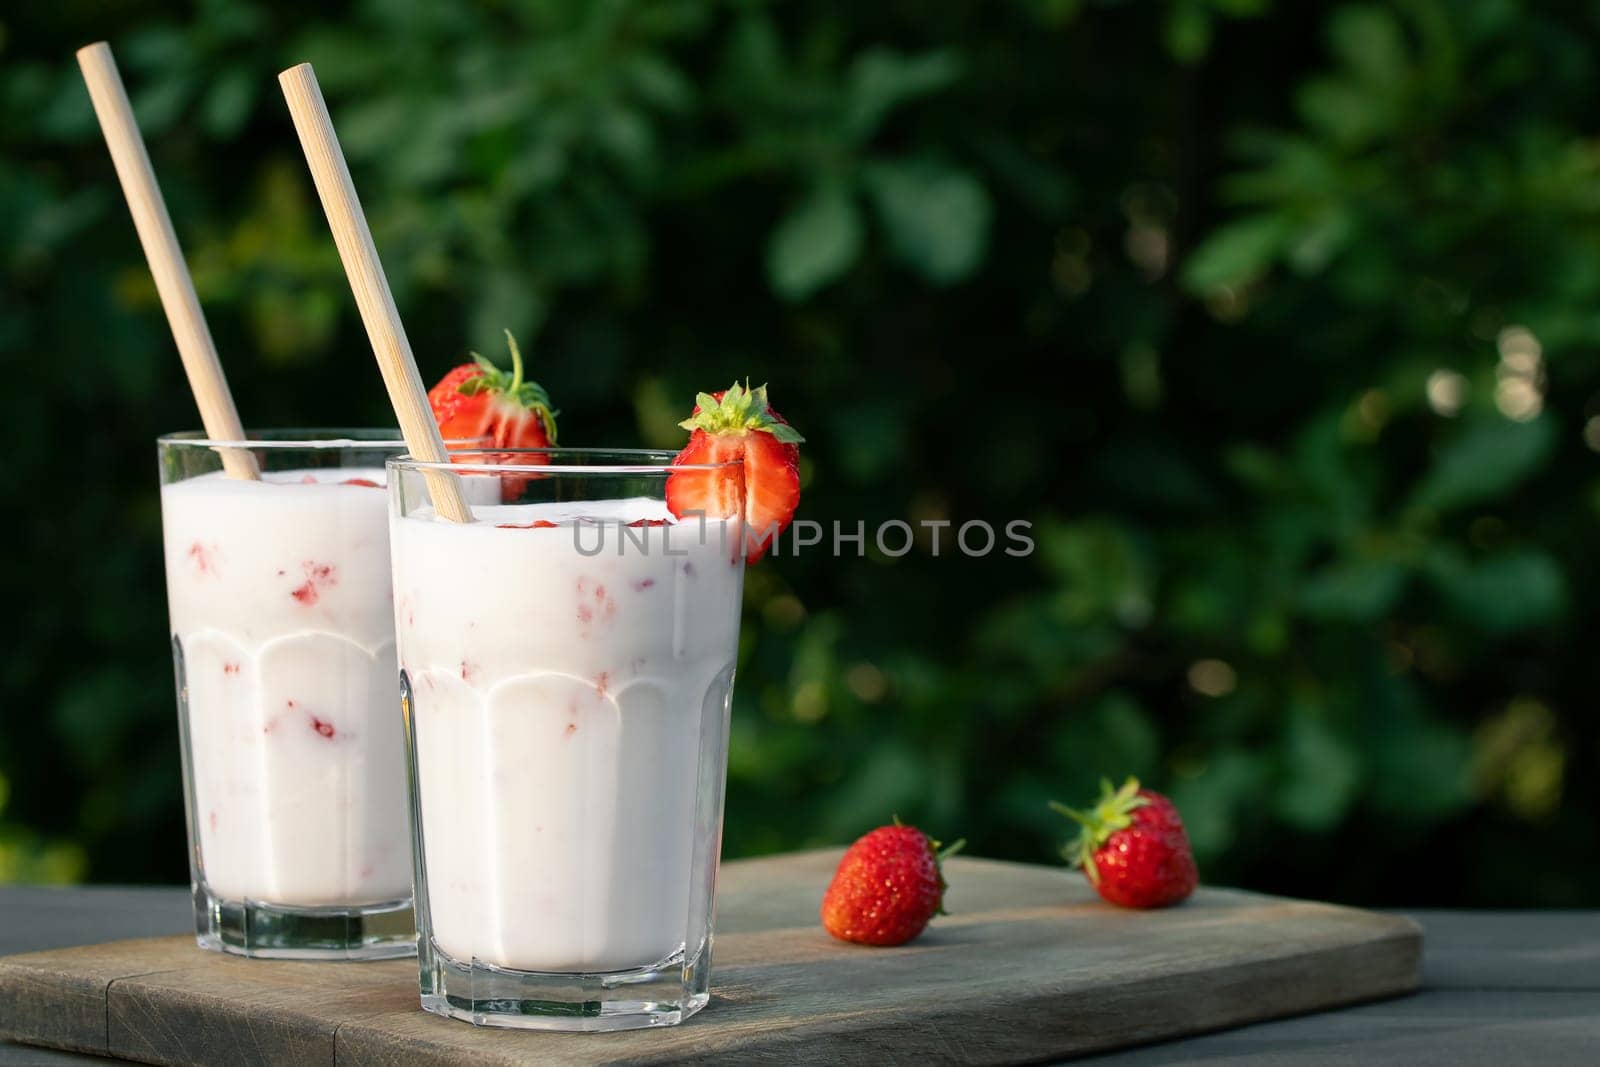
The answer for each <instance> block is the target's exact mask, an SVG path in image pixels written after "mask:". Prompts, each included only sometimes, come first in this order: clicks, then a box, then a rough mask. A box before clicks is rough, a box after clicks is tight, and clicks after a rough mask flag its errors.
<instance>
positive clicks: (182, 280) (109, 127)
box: [78, 41, 260, 479]
mask: <svg viewBox="0 0 1600 1067" xmlns="http://www.w3.org/2000/svg"><path fill="white" fill-rule="evenodd" d="M78 66H80V67H81V68H82V69H83V80H84V82H85V83H86V84H87V85H88V86H89V98H90V99H91V100H92V101H94V113H95V116H96V117H97V118H99V120H100V130H101V132H103V133H104V134H105V138H106V147H107V148H109V149H111V162H112V164H113V165H114V166H115V167H116V169H117V180H118V181H120V182H121V183H122V193H123V196H125V197H126V198H127V201H128V211H129V212H130V213H132V215H133V228H134V229H135V230H137V231H138V232H139V243H140V244H141V245H143V246H144V256H145V259H146V261H148V262H149V264H150V273H151V275H153V276H154V278H155V281H156V292H157V293H159V294H160V296H161V307H162V309H163V310H164V311H165V312H166V313H167V325H168V326H170V327H171V328H172V339H173V341H175V342H176V343H177V346H178V355H179V357H181V358H182V360H183V369H184V372H185V373H186V374H187V375H188V377H189V388H190V390H191V391H193V393H194V401H195V404H196V405H197V406H198V407H199V408H200V422H201V424H202V425H203V426H204V427H205V430H206V436H207V437H209V438H211V439H212V440H215V441H242V440H244V427H243V426H242V425H240V423H239V411H238V409H237V408H235V407H234V406H233V394H232V393H230V392H228V379H227V378H225V377H224V376H223V374H222V363H221V361H219V360H218V359H217V347H216V345H215V344H214V343H213V342H212V340H211V330H210V329H209V328H208V327H207V326H206V318H205V314H204V312H202V311H201V310H200V299H199V297H197V296H195V292H194V280H193V279H192V278H190V277H189V268H188V267H187V266H186V265H185V264H184V261H183V249H182V248H180V247H179V246H178V236H177V234H176V233H174V232H173V229H172V218H171V216H169V215H168V214H167V205H166V202H165V201H163V200H162V199H161V187H160V186H158V185H157V184H156V175H155V171H154V170H152V169H151V167H150V155H149V153H148V152H146V151H145V147H144V138H142V137H140V136H139V127H138V125H137V124H136V123H135V122H134V120H133V108H132V107H130V106H129V105H128V93H127V90H126V89H124V88H123V86H122V78H121V76H120V75H118V73H117V64H116V60H114V59H112V57H111V47H110V46H109V45H107V44H106V43H105V42H104V41H99V42H96V43H95V44H91V45H87V46H85V47H83V48H80V49H78ZM217 451H218V452H219V453H220V454H221V456H222V469H223V470H224V471H225V472H226V473H227V474H228V476H229V477H230V478H252V479H253V478H259V477H260V471H259V470H258V469H257V467H256V460H255V456H254V455H252V454H251V453H249V452H247V451H245V450H243V449H239V448H222V449H218V450H217Z"/></svg>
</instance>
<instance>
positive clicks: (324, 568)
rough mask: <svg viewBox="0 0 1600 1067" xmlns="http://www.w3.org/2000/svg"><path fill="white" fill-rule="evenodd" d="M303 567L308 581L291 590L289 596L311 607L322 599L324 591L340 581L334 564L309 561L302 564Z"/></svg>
mask: <svg viewBox="0 0 1600 1067" xmlns="http://www.w3.org/2000/svg"><path fill="white" fill-rule="evenodd" d="M302 567H303V568H304V570H305V575H306V580H305V581H304V582H303V583H302V584H300V585H298V586H296V587H295V588H294V589H292V590H290V591H289V595H290V596H292V597H294V598H295V599H296V600H298V601H300V603H302V604H304V605H306V606H307V607H310V606H311V605H312V604H315V603H316V602H317V601H318V600H320V599H322V590H323V589H326V588H327V587H328V586H330V585H335V584H337V583H338V579H337V578H336V577H334V571H333V565H332V564H329V563H317V562H315V561H313V560H309V559H308V560H306V561H305V563H304V564H302Z"/></svg>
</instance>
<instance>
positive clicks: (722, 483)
mask: <svg viewBox="0 0 1600 1067" xmlns="http://www.w3.org/2000/svg"><path fill="white" fill-rule="evenodd" d="M678 425H679V426H682V427H683V428H684V429H685V430H688V431H689V443H688V444H687V445H685V446H684V447H683V451H681V452H679V453H678V455H677V458H676V459H674V460H673V461H672V462H673V464H674V465H675V466H682V465H696V464H720V463H730V462H734V461H739V462H742V464H743V469H744V479H743V483H744V484H743V494H742V497H741V493H740V484H739V479H738V478H732V477H729V476H728V475H727V474H726V473H724V472H722V471H674V472H673V473H672V474H671V475H669V476H668V478H667V489H666V497H667V507H668V508H670V509H671V511H672V513H673V514H674V515H676V516H677V517H678V518H680V519H683V518H692V517H695V516H696V514H697V513H698V514H703V515H704V516H705V517H706V518H708V519H725V518H731V517H732V516H735V515H740V516H742V517H743V519H744V524H745V550H744V558H745V559H746V561H748V562H750V563H754V562H755V561H756V560H758V559H760V558H761V557H762V556H763V555H765V554H766V551H767V548H768V546H769V545H770V544H771V543H772V539H773V538H774V537H776V536H777V535H778V534H780V533H782V532H783V531H784V530H785V529H786V528H788V525H789V521H790V520H791V519H793V518H794V509H795V507H796V506H798V505H799V503H800V466H799V459H800V449H799V445H800V443H801V442H802V441H804V440H805V438H804V437H801V436H800V434H799V432H798V431H796V430H795V428H794V427H793V426H790V425H789V422H788V420H787V419H785V418H784V417H783V416H782V415H780V414H778V413H777V412H776V411H773V410H772V408H771V406H770V405H769V404H768V403H767V387H766V386H764V385H763V386H759V387H758V388H755V389H749V388H746V387H744V386H741V385H739V383H737V382H735V383H734V384H733V385H731V386H729V387H728V388H727V389H725V390H723V391H722V392H720V393H701V394H699V395H698V396H697V397H696V398H695V408H694V411H693V412H692V413H691V414H690V416H689V417H688V418H687V419H685V420H683V421H682V422H680V423H679V424H678Z"/></svg>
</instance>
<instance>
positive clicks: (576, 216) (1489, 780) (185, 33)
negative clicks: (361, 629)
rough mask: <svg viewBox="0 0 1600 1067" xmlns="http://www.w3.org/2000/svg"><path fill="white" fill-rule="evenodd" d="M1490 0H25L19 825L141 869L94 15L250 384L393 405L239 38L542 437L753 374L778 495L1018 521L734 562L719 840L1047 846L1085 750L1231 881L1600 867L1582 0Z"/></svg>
mask: <svg viewBox="0 0 1600 1067" xmlns="http://www.w3.org/2000/svg"><path fill="white" fill-rule="evenodd" d="M1576 6H1577V5H1559V6H1558V5H1545V4H1536V3H1515V2H1509V0H1476V2H1472V3H1466V2H1461V3H1451V2H1444V0H1411V2H1406V3H1397V4H1393V5H1366V4H1343V3H1341V4H1327V3H1309V2H1287V0H1280V2H1276V3H1274V2H1271V0H1166V2H1143V3H1134V2H1122V3H1119V2H1112V0H1100V2H1089V0H1084V2H1075V0H991V2H985V3H977V2H971V3H957V2H950V0H914V2H912V0H885V2H878V3H846V2H833V3H827V2H815V0H813V2H800V3H787V4H776V3H760V2H725V3H710V2H689V0H682V2H657V3H628V2H621V0H563V2H557V0H544V2H537V3H535V2H511V0H502V2H499V3H481V4H468V3H462V4H451V3H437V2H431V0H373V2H368V3H360V4H355V5H343V4H323V3H315V4H313V3H294V2H280V3H266V2H261V3H245V2H235V0H208V2H203V3H198V4H180V5H174V4H147V3H134V2H121V3H102V2H87V0H59V2H55V3H48V4H26V5H21V4H18V5H10V10H8V11H7V13H6V14H4V15H3V16H0V138H3V142H0V143H3V156H0V271H3V273H4V281H3V284H0V358H3V360H4V367H3V371H4V380H5V383H6V387H7V389H8V394H7V403H6V404H5V406H4V409H3V417H0V434H3V437H0V446H3V448H4V462H3V463H0V472H3V473H0V479H3V483H0V484H3V489H4V494H3V495H4V499H5V501H6V504H5V506H6V509H7V520H6V522H5V529H6V541H5V543H4V546H3V547H4V550H5V552H4V555H5V559H6V562H5V564H4V571H3V573H4V575H5V597H6V602H7V603H8V605H9V606H10V609H11V610H10V613H9V614H10V618H11V620H12V625H11V626H8V627H6V629H7V630H9V631H10V634H9V636H8V637H7V638H6V639H5V641H4V644H3V650H0V677H3V679H4V689H3V694H4V706H3V709H0V881H3V880H24V881H33V880H56V879H62V880H77V879H82V880H94V881H150V880H163V881H176V880H181V879H182V878H183V877H184V873H185V867H184V863H185V861H184V849H183V826H182V811H181V804H180V793H179V783H178V776H179V768H178V758H177V740H176V729H175V722H174V712H173V695H172V682H171V670H170V664H169V658H168V652H167V640H166V630H165V611H166V607H165V602H164V591H163V582H162V574H161V558H160V555H159V537H160V529H159V514H158V508H157V498H156V478H155V456H154V446H153V438H154V437H155V436H156V434H157V433H159V432H162V431H167V430H173V429H178V428H184V427H190V426H193V425H194V424H195V423H196V422H197V418H196V416H195V413H194V411H193V408H192V401H191V400H190V399H189V397H188V396H187V395H186V392H185V387H184V383H183V378H182V375H181V372H180V368H179V364H178V361H177V359H176V356H175V353H174V351H173V348H172V344H171V341H170V338H169V337H168V335H167V333H166V327H165V323H164V320H163V318H162V316H161V313H160V308H159V305H158V304H157V302H156V300H155V295H154V289H153V286H152V283H151V281H150V278H149V274H148V271H147V270H146V268H145V266H144V262H143V259H142V256H141V253H140V250H139V248H138V245H137V242H136V239H135V236H134V232H133V227H132V225H131V222H130V221H129V218H128V215H127V211H126V209H125V207H124V204H123V202H122V199H121V195H120V192H119V190H118V188H117V185H116V181H115V177H114V174H113V172H112V168H111V165H110V161H109V158H108V156H107V154H106V152H105V148H104V145H103V143H102V141H101V138H100V134H99V131H98V128H97V127H96V125H95V122H94V119H93V115H92V113H91V111H90V108H89V104H88V99H87V94H86V93H85V90H84V88H83V85H82V81H81V78H80V76H79V73H78V70H77V66H76V64H75V62H74V61H73V55H72V53H73V50H74V49H75V48H77V47H78V46H79V45H82V44H85V43H87V42H89V41H92V40H95V39H99V38H105V39H108V40H109V41H110V42H111V44H112V46H113V48H114V49H115V51H116V55H117V58H118V60H119V62H120V64H121V66H122V71H123V76H124V78H125V80H126V81H127V83H128V86H129V89H130V92H131V93H132V95H133V97H134V101H135V104H136V109H137V112H138V115H139V119H140V122H141V125H142V128H143V130H144V133H145V136H146V138H147V141H148V143H149V146H150V150H151V154H152V156H153V158H154V162H155V166H156V171H157V173H158V175H159V176H160V179H161V181H162V185H163V189H164V191H165V193H166V198H167V201H168V204H169V206H170V208H171V211H172V214H173V217H174V220H175V222H176V225H177V229H178V232H179V235H180V238H181V239H182V241H183V243H184V246H185V251H186V253H187V255H188V258H189V260H190V264H191V268H192V270H193V272H194V276H195V280H196V283H197V285H198V287H199V290H200V294H201V298H202V300H203V302H204V303H205V305H206V309H207V313H208V315H209V317H210V321H211V326H212V330H213V332H214V334H215V335H216V338H217V343H218V347H219V349H220V351H221V353H222V357H223V362H224V364H225V366H226V367H227V369H228V372H229V376H230V379H231V381H232V384H233V388H234V392H235V394H236V396H237V398H238V402H239V407H240V409H241V413H242V415H243V417H244V420H245V422H246V424H247V425H256V426H293V425H318V424H323V425H326V424H343V425H348V424H374V423H377V424H382V423H387V422H389V421H390V419H389V417H388V415H387V414H386V405H385V401H384V396H383V393H382V389H381V385H380V382H379V378H378V376H377V374H376V373H375V369H374V367H373V361H372V358H371V355H370V353H369V351H368V350H367V347H366V344H365V339H364V335H363V333H362V331H361V328H360V324H359V321H358V319H357V317H356V315H355V314H354V309H353V306H352V303H351V300H350V298H349V294H348V290H347V288H346V285H345V282H344V279H343V275H342V273H341V271H340V268H339V264H338V260H337V257H336V255H335V252H334V248H333V245H332V242H331V240H330V239H329V236H328V233H327V230H326V226H325V224H324V221H323V219H322V216H321V212H320V210H319V208H318V205H317V203H316V200H315V198H314V195H313V193H312V190H311V186H310V182H309V179H308V175H307V173H306V170H305V167H304V164H303V162H302V160H301V157H300V154H299V150H298V146H297V142H296V140H295V137H294V134H293V131H292V129H291V127H290V124H289V122H288V118H287V114H286V111H285V108H284V105H283V101H282V97H281V95H280V93H279V91H278V88H277V85H276V81H275V75H276V73H277V71H278V70H280V69H282V68H284V67H287V66H289V65H291V64H292V63H295V62H298V61H300V60H311V61H313V62H314V63H315V65H316V69H317V73H318V76H319V77H320V79H321V82H322V86H323V88H324V91H325V92H326V94H327V96H328V98H329V104H330V107H331V110H332V113H333V117H334V121H335V124H336V126H337V127H338V130H339V133H340V136H341V138H342V140H343V143H344V147H345V150H346V153H347V154H348V156H349V159H350V163H351V168H352V170H353V172H354V176H355V179H356V184H357V186H358V188H359V189H360V191H361V194H362V197H363V200H364V202H365V204H366V207H367V213H368V215H369V218H370V219H371V222H372V226H373V230H374V232H375V236H376V240H377V244H378V246H379V249H380V250H381V252H382V254H383V258H384V262H385V265H386V267H387V269H388V273H389V278H390V281H391V283H392V284H393V286H394V288H395V290H396V296H397V299H398V301H399V304H400V307H401V310H402V312H403V314H404V316H405V318H406V322H407V325H408V328H409V331H410V334H411V339H412V342H413V345H414V347H415V349H416V351H417V354H418V358H419V361H420V362H421V364H422V366H423V371H424V374H425V376H426V377H428V378H430V379H432V378H435V377H437V376H438V375H440V374H442V373H443V371H444V370H445V369H446V368H447V367H448V366H450V365H451V364H453V363H456V362H459V361H460V360H461V358H462V357H463V355H464V354H465V352H466V351H467V350H468V349H471V348H476V349H478V350H481V351H484V352H487V353H491V354H500V353H502V352H503V347H502V343H501V341H500V330H501V328H502V327H510V328H512V329H513V330H514V331H516V332H517V334H518V335H519V337H520V338H521V340H522V342H523V348H524V350H525V351H527V352H529V353H530V358H531V362H532V372H533V374H534V376H536V377H537V378H538V379H539V380H540V381H542V382H543V383H544V384H545V385H546V386H547V387H548V388H549V390H550V392H551V394H552V396H553V397H554V399H555V402H556V403H557V405H558V406H559V407H560V408H561V409H562V418H561V428H562V438H563V442H564V443H569V444H575V445H612V446H616V445H665V446H675V445H677V444H678V443H679V442H680V441H681V440H682V436H681V432H680V431H677V430H676V429H675V427H674V425H673V424H674V422H675V421H676V420H677V419H679V418H682V417H683V416H684V414H685V413H686V411H687V408H688V406H689V404H690V403H691V401H692V397H693V394H694V392H695V391H696V390H697V389H711V388H719V387H723V386H725V385H726V384H727V383H728V382H730V381H732V380H733V379H734V378H736V377H743V376H745V375H749V376H750V377H751V378H752V380H753V381H756V382H760V381H763V380H765V381H770V383H771V388H772V394H773V396H774V398H775V402H776V404H777V406H778V407H779V408H780V409H781V410H782V411H783V412H784V413H785V414H786V415H787V416H788V417H789V418H790V419H791V420H792V421H793V422H794V423H795V424H796V425H797V426H798V427H799V428H800V429H801V430H802V431H803V432H804V433H805V434H806V435H807V437H808V439H809V440H808V443H807V445H806V446H805V447H804V449H803V454H804V457H805V458H804V467H803V474H804V477H805V479H806V483H805V484H806V489H805V499H804V501H803V503H802V516H803V517H807V518H811V519H815V520H818V521H820V522H823V523H825V524H826V523H831V522H832V521H833V520H835V519H838V520H841V521H843V522H846V523H847V524H849V525H851V526H853V524H854V522H855V521H856V520H857V519H861V520H865V521H866V522H868V523H869V524H870V523H872V522H875V521H878V520H881V519H886V518H895V517H901V518H907V519H910V520H913V521H915V520H919V519H927V518H949V519H951V520H952V521H954V522H956V523H957V524H959V523H961V522H963V521H967V520H971V519H985V520H988V521H990V522H994V523H996V524H997V525H998V524H1001V523H1004V522H1006V521H1009V520H1011V519H1014V518H1023V519H1028V520H1030V521H1032V522H1033V523H1034V524H1035V526H1034V534H1035V537H1036V539H1037V542H1038V551H1037V552H1036V553H1035V554H1034V555H1033V556H1031V557H1029V558H1027V559H1020V560H1019V559H1012V558H1009V557H1006V556H1004V555H1000V554H998V553H997V554H995V555H992V556H990V557H987V558H985V559H967V558H963V557H961V556H960V555H959V554H955V555H952V554H951V553H950V552H949V551H948V548H946V550H945V552H944V553H942V554H941V555H940V556H939V557H937V558H935V557H933V556H932V555H931V553H930V552H929V551H928V549H927V546H926V545H924V546H923V547H921V548H919V549H918V550H917V551H915V552H913V553H912V554H911V555H909V556H907V557H905V558H903V559H898V560H891V559H886V558H883V557H882V556H881V555H878V554H876V553H869V554H868V556H867V558H860V559H858V558H854V557H853V556H851V557H847V558H843V559H835V558H831V557H830V556H829V555H827V554H826V553H816V552H814V553H812V554H809V555H806V556H802V557H800V558H780V559H769V560H768V561H766V562H763V563H762V564H760V565H759V566H758V567H755V568H753V569H752V570H751V572H750V574H749V579H748V596H747V607H746V615H745V634H744V649H743V654H742V657H741V665H740V676H739V684H738V688H737V694H736V708H735V714H734V723H735V727H734V738H733V751H732V756H731V760H730V768H729V797H728V817H727V833H726V847H725V854H726V855H728V856H740V855H749V854H753V853H760V852H767V851H773V850H778V849H787V848H794V847H799V846H804V845H812V844H819V843H829V842H842V841H845V840H848V839H849V838H851V837H852V836H854V835H855V834H858V833H860V832H862V831H864V830H866V829H868V828H870V827H871V826H873V825H876V824H877V823H880V822H882V821H885V820H886V819H887V818H888V817H889V816H890V815H891V814H894V813H898V814H899V815H900V816H901V817H902V818H904V819H907V820H909V821H913V822H916V823H918V824H919V825H923V826H924V827H926V828H927V829H928V830H929V831H931V832H932V833H934V834H935V835H936V836H940V837H943V838H945V839H946V840H949V839H951V838H954V837H956V836H957V835H964V836H965V837H967V838H968V840H969V842H970V844H969V848H970V850H971V851H972V852H974V853H978V854H982V855H992V856H1003V857H1011V858H1016V859H1024V860H1033V861H1050V860H1051V859H1052V857H1053V855H1054V849H1055V847H1056V846H1057V845H1058V844H1059V842H1060V841H1061V839H1062V838H1063V837H1065V836H1066V827H1065V825H1064V824H1063V822H1062V821H1061V820H1060V819H1059V818H1058V817H1057V816H1055V815H1053V814H1051V813H1050V812H1049V811H1047V810H1046V807H1045V801H1046V800H1047V799H1048V798H1051V797H1058V798H1061V799H1064V800H1068V801H1081V800H1086V799H1087V798H1088V796H1089V794H1090V793H1091V792H1092V791H1093V789H1094V783H1095V782H1096V780H1097V779H1098V777H1099V776H1100V775H1102V774H1106V775H1111V776H1114V777H1119V778H1120V776H1122V775H1125V774H1128V773H1137V774H1139V775H1141V776H1143V777H1144V778H1145V779H1146V780H1147V781H1148V782H1149V783H1150V784H1152V785H1154V786H1156V787H1158V788H1161V789H1163V790H1167V791H1170V792H1171V794H1172V795H1173V796H1174V797H1175V798H1176V800H1177V801H1178V803H1179V804H1180V806H1181V807H1182V809H1183V812H1184V814H1185V816H1186V818H1187V820H1188V822H1189V826H1190V828H1191V831H1192V834H1193V837H1194V842H1195V846H1196V849H1197V851H1198V853H1199V858H1200V863H1201V867H1202V871H1203V873H1204V875H1205V877H1206V878H1207V879H1208V880H1210V881H1213V882H1219V883H1224V882H1225V883H1234V884H1240V885H1245V886H1250V887H1253V888H1257V889H1263V890H1273V891H1282V892H1289V893H1295V894H1303V895H1313V896H1318V897H1323V898H1330V899H1337V900H1345V901H1357V902H1374V903H1384V904H1410V905H1421V904H1433V905H1585V904H1587V905H1590V906H1593V905H1594V904H1595V903H1596V901H1597V897H1600V860H1597V857H1600V849H1597V833H1596V829H1595V826H1596V819H1595V815H1596V812H1597V804H1596V799H1597V798H1596V792H1597V787H1596V779H1597V775H1596V773H1595V771H1596V764H1597V761H1600V730H1597V726H1596V716H1595V702H1596V684H1595V683H1596V680H1597V677H1600V671H1597V668H1596V656H1595V649H1594V648H1593V647H1592V645H1593V640H1594V635H1595V633H1596V630H1597V619H1596V608H1595V604H1596V593H1597V592H1600V576H1597V574H1596V564H1597V562H1600V547H1597V542H1596V537H1595V528H1596V519H1597V511H1600V468H1597V463H1596V456H1595V450H1596V449H1597V448H1600V359H1597V354H1600V137H1597V131H1596V128H1595V121H1596V115H1597V114H1600V112H1597V110H1596V102H1597V101H1600V80H1597V68H1596V62H1597V60H1596V56H1597V55H1600V50H1597V48H1596V44H1597V43H1600V16H1596V15H1593V14H1590V15H1577V14H1574V13H1572V12H1571V11H1570V10H1569V7H1576Z"/></svg>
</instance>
